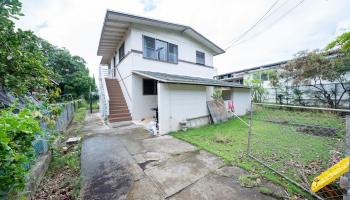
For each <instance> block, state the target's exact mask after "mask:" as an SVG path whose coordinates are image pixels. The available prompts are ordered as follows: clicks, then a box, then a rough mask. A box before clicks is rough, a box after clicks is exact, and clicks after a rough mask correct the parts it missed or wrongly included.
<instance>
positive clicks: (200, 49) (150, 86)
mask: <svg viewBox="0 0 350 200" xmlns="http://www.w3.org/2000/svg"><path fill="white" fill-rule="evenodd" d="M222 53H224V50H222V49H221V48H220V47H218V46H217V45H215V44H214V43H213V42H211V41H210V40H208V39H207V38H205V37H204V36H203V35H201V34H200V33H198V32H197V31H195V30H194V29H192V28H191V27H189V26H184V25H180V24H174V23H169V22H165V21H160V20H155V19H150V18H144V17H140V16H135V15H130V14H125V13H120V12H115V11H110V10H108V11H107V13H106V16H105V20H104V23H103V28H102V33H101V38H100V42H99V46H98V52H97V55H99V56H102V60H101V63H100V92H101V94H100V97H101V98H100V99H101V104H100V105H101V112H102V114H103V115H104V116H106V117H108V119H109V121H110V122H120V121H128V120H132V121H142V120H145V119H150V118H153V117H154V116H156V117H157V121H158V132H159V133H160V134H165V133H168V132H171V131H176V130H179V129H180V128H181V125H180V123H182V122H183V121H187V122H193V123H191V124H194V125H193V126H199V125H203V124H206V123H209V122H210V117H209V112H208V108H207V101H209V100H212V95H213V89H214V87H223V88H225V90H227V91H229V92H228V93H229V94H230V96H231V98H232V100H233V101H234V102H235V106H236V108H237V114H241V115H243V114H245V113H246V112H247V111H248V109H249V104H250V88H249V87H247V86H243V85H242V84H234V83H229V82H225V81H220V80H215V79H213V77H214V76H215V73H216V70H215V69H214V67H213V57H214V56H216V55H219V54H222ZM238 112H239V113H238Z"/></svg>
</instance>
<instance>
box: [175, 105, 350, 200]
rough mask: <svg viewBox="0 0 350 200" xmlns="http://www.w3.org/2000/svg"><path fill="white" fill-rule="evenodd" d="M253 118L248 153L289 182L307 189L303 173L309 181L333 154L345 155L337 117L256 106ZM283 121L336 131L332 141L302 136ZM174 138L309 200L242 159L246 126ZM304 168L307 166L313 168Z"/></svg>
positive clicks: (224, 125) (214, 127)
mask: <svg viewBox="0 0 350 200" xmlns="http://www.w3.org/2000/svg"><path fill="white" fill-rule="evenodd" d="M253 119H254V120H253V126H252V140H251V146H252V148H251V154H252V155H254V156H255V157H257V158H259V159H260V160H263V161H264V162H265V163H267V164H269V165H271V166H272V167H273V168H274V169H277V170H278V171H280V172H283V173H284V174H286V175H287V176H288V177H290V178H292V179H293V180H295V181H297V182H299V183H303V185H304V186H305V187H308V184H307V183H305V179H303V176H301V173H304V172H305V173H306V177H307V179H308V181H309V182H310V181H312V179H313V178H314V177H315V176H317V175H318V174H319V173H320V172H322V171H323V170H324V169H326V168H327V167H329V166H330V165H331V164H332V163H331V162H330V160H331V156H332V154H333V153H334V152H344V147H345V143H344V140H343V138H344V137H343V135H344V130H345V126H344V123H343V120H342V118H341V117H339V116H337V115H335V114H332V113H324V112H315V111H313V112H305V111H304V112H303V111H300V110H297V111H296V110H293V111H291V110H279V109H270V108H262V107H259V108H256V109H255V111H254V114H253ZM243 120H245V121H248V120H247V117H243ZM286 121H288V122H290V123H293V124H304V125H305V124H307V125H312V126H322V127H334V128H337V133H336V135H335V136H333V137H321V136H315V135H311V134H305V133H302V132H300V131H297V128H296V126H294V125H291V124H285V122H286ZM276 122H277V123H276ZM172 135H173V136H174V137H176V138H179V139H182V140H184V141H187V142H189V143H192V144H194V145H196V146H198V147H200V148H203V149H206V150H207V151H209V152H211V153H214V154H216V155H218V156H220V157H222V158H223V159H224V160H225V161H226V163H232V164H234V165H236V166H239V167H241V168H244V169H246V170H248V171H251V172H252V173H259V174H260V175H261V176H263V177H265V178H266V179H268V180H270V181H272V182H274V183H277V184H279V185H281V186H283V187H284V188H286V190H287V191H288V192H289V193H290V194H293V193H298V194H302V195H304V196H308V195H307V194H306V193H305V192H303V191H302V190H301V189H299V188H298V187H296V186H294V185H293V184H291V183H289V182H288V181H286V180H285V179H283V178H281V177H280V176H278V175H276V174H274V173H273V172H272V171H270V170H268V169H267V168H264V167H262V166H261V165H260V164H258V163H257V162H256V161H254V160H252V159H250V158H249V157H248V156H246V152H247V144H248V127H247V125H245V124H243V123H242V122H241V121H239V120H238V119H230V120H229V121H227V122H224V123H221V124H213V125H207V126H203V127H200V128H196V129H189V130H187V131H185V132H182V131H180V132H175V133H172ZM308 166H311V169H309V168H308ZM301 169H304V170H301ZM312 170H313V171H312ZM310 171H311V172H310Z"/></svg>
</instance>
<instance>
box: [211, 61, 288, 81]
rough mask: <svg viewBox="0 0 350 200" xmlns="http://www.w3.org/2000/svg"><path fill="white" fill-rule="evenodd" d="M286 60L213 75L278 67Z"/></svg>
mask: <svg viewBox="0 0 350 200" xmlns="http://www.w3.org/2000/svg"><path fill="white" fill-rule="evenodd" d="M287 62H288V60H284V61H280V62H275V63H271V64H266V65H261V66H257V67H251V68H248V69H243V70H238V71H233V72H229V73H225V74H219V75H217V76H215V77H219V76H225V75H229V74H239V73H244V72H250V71H255V70H265V69H271V68H274V67H278V66H280V65H283V64H286V63H287Z"/></svg>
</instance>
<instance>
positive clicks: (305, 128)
mask: <svg viewBox="0 0 350 200" xmlns="http://www.w3.org/2000/svg"><path fill="white" fill-rule="evenodd" d="M265 121H266V122H270V123H274V124H282V125H285V126H294V127H295V130H296V131H297V132H301V133H305V134H308V135H316V136H323V137H334V136H336V135H337V131H338V130H337V128H333V127H324V126H318V125H309V124H299V123H291V122H288V121H277V120H265Z"/></svg>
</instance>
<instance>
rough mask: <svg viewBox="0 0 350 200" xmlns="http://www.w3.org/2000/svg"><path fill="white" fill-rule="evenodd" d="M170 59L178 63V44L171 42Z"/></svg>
mask: <svg viewBox="0 0 350 200" xmlns="http://www.w3.org/2000/svg"><path fill="white" fill-rule="evenodd" d="M168 61H169V62H171V63H177V45H175V44H171V43H169V52H168Z"/></svg>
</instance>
